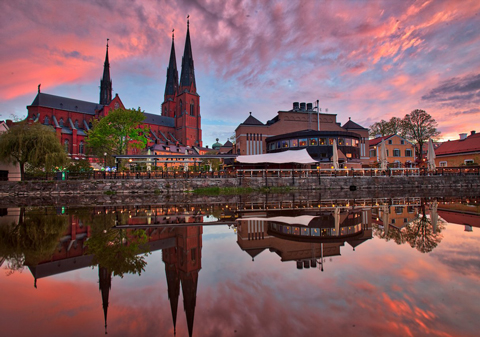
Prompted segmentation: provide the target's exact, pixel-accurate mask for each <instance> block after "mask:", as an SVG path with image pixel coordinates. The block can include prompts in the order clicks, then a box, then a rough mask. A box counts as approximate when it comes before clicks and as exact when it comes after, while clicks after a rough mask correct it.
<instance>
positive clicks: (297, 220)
mask: <svg viewBox="0 0 480 337" xmlns="http://www.w3.org/2000/svg"><path fill="white" fill-rule="evenodd" d="M315 218H318V217H317V216H313V215H300V216H274V217H270V218H255V217H252V218H238V219H237V221H247V220H257V221H258V220H259V221H275V222H282V223H284V224H288V225H299V226H308V224H309V223H310V222H311V221H312V220H313V219H315Z"/></svg>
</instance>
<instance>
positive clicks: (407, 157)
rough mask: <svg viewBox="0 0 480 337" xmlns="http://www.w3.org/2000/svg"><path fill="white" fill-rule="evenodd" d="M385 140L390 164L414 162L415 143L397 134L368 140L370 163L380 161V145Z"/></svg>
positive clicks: (404, 164) (400, 164) (403, 165)
mask: <svg viewBox="0 0 480 337" xmlns="http://www.w3.org/2000/svg"><path fill="white" fill-rule="evenodd" d="M382 141H385V147H386V149H387V161H388V164H389V165H390V166H394V167H400V166H402V167H405V166H409V165H412V164H413V163H414V162H415V145H413V144H412V143H411V142H409V141H408V140H406V139H405V138H403V137H400V136H399V135H396V134H395V135H390V136H384V137H377V138H375V139H371V140H370V145H369V149H370V164H376V163H380V161H381V158H380V146H381V144H382Z"/></svg>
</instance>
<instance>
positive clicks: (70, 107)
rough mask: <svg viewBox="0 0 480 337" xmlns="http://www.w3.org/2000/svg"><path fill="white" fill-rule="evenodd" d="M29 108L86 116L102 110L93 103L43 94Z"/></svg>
mask: <svg viewBox="0 0 480 337" xmlns="http://www.w3.org/2000/svg"><path fill="white" fill-rule="evenodd" d="M30 106H41V107H46V108H53V109H59V110H66V111H74V112H81V113H85V114H88V115H95V111H96V110H100V109H102V108H103V105H101V104H98V103H93V102H86V101H81V100H78V99H72V98H67V97H61V96H55V95H50V94H45V93H38V94H37V97H35V99H34V100H33V102H32V104H31V105H30Z"/></svg>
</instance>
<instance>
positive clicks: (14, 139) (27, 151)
mask: <svg viewBox="0 0 480 337" xmlns="http://www.w3.org/2000/svg"><path fill="white" fill-rule="evenodd" d="M0 160H2V161H5V162H10V163H12V164H18V165H19V167H20V174H21V178H22V179H23V178H24V175H25V165H28V166H30V167H31V168H39V169H44V170H46V171H50V170H52V169H53V168H54V167H58V166H66V165H67V163H68V156H67V154H66V152H65V149H64V148H63V147H62V145H61V144H60V142H59V141H58V139H57V137H56V135H55V132H53V130H52V129H51V128H50V127H48V126H45V125H42V124H38V123H34V124H27V123H26V122H21V123H19V124H17V125H15V126H13V127H12V128H11V129H10V130H8V131H7V132H4V133H3V134H1V135H0Z"/></svg>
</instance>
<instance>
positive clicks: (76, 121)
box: [75, 120, 78, 129]
mask: <svg viewBox="0 0 480 337" xmlns="http://www.w3.org/2000/svg"><path fill="white" fill-rule="evenodd" d="M75 129H78V120H75Z"/></svg>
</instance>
